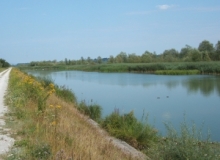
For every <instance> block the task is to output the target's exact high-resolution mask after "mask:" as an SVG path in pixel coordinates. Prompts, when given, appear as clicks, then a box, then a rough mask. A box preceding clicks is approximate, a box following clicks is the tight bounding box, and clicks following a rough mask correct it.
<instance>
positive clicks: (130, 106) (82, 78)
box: [29, 71, 220, 141]
mask: <svg viewBox="0 0 220 160" xmlns="http://www.w3.org/2000/svg"><path fill="white" fill-rule="evenodd" d="M29 73H32V74H34V75H35V76H44V77H45V76H46V77H50V78H52V79H53V80H54V82H55V83H56V84H58V85H66V86H67V87H69V88H70V89H72V90H73V91H74V93H75V95H76V97H77V100H78V101H81V100H85V101H86V102H89V103H91V99H92V100H93V102H94V103H98V104H99V105H101V106H102V108H103V116H106V115H108V114H110V113H111V112H112V111H114V109H115V108H118V109H119V110H120V112H121V113H128V112H130V111H131V110H133V111H134V113H135V116H136V117H137V118H139V119H141V117H142V115H143V110H145V111H146V114H148V115H149V121H150V122H151V124H153V125H155V127H156V128H158V129H159V130H160V131H161V133H164V132H165V127H164V124H163V122H164V121H171V122H172V124H174V126H176V127H179V124H180V123H181V122H182V120H183V115H184V113H186V115H187V119H188V120H189V121H191V120H192V121H194V122H196V124H197V125H198V126H200V125H201V123H203V122H205V124H206V126H205V127H206V128H209V129H210V130H211V133H212V137H214V138H213V139H215V140H217V141H220V137H219V135H220V130H219V129H218V128H217V127H216V126H219V125H220V121H219V120H218V117H219V113H220V108H219V106H220V101H219V96H220V76H213V75H212V76H209V75H189V76H185V75H183V76H168V75H152V74H134V73H97V72H80V71H58V72H48V71H41V72H36V71H34V72H33V71H32V72H29ZM158 97H159V98H158Z"/></svg>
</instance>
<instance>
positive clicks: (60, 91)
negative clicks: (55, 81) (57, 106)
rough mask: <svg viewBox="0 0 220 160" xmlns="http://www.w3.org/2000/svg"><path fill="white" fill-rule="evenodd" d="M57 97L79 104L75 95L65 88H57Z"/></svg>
mask: <svg viewBox="0 0 220 160" xmlns="http://www.w3.org/2000/svg"><path fill="white" fill-rule="evenodd" d="M55 90H56V95H57V96H58V97H60V98H62V99H63V100H65V101H67V102H72V103H75V102H77V100H76V96H75V94H74V93H73V92H72V90H71V89H69V88H67V87H65V86H60V87H59V86H55Z"/></svg>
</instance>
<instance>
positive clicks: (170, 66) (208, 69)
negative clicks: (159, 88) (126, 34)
mask: <svg viewBox="0 0 220 160" xmlns="http://www.w3.org/2000/svg"><path fill="white" fill-rule="evenodd" d="M20 68H21V69H56V70H80V71H97V72H140V73H156V74H220V62H218V61H212V62H172V63H171V62H170V63H168V62H166V63H165V62H161V63H113V64H108V63H107V64H84V65H48V66H33V67H30V66H23V67H22V66H21V67H20Z"/></svg>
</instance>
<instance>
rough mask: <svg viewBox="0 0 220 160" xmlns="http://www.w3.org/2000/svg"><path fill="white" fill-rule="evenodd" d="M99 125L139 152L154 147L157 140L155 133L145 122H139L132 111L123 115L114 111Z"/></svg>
mask: <svg viewBox="0 0 220 160" xmlns="http://www.w3.org/2000/svg"><path fill="white" fill-rule="evenodd" d="M101 125H102V127H103V128H105V129H106V130H107V131H108V132H109V133H110V134H111V135H113V136H115V137H117V138H119V139H121V140H124V141H126V142H127V143H129V144H130V145H132V146H133V147H135V148H137V149H139V150H143V149H146V148H150V147H152V146H154V144H155V143H156V142H157V141H158V138H159V137H158V135H157V131H156V130H155V129H154V128H153V127H151V126H150V125H149V124H148V123H147V122H146V123H142V122H139V121H138V120H137V119H136V118H135V116H134V112H133V111H132V112H130V113H128V114H123V115H120V114H119V113H118V112H116V111H115V112H113V113H112V114H110V115H109V116H107V117H106V118H105V119H104V120H103V122H102V124H101Z"/></svg>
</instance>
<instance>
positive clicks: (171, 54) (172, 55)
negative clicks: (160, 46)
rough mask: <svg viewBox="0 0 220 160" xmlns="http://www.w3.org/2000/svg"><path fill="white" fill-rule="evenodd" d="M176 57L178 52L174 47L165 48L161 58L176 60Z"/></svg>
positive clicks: (169, 60)
mask: <svg viewBox="0 0 220 160" xmlns="http://www.w3.org/2000/svg"><path fill="white" fill-rule="evenodd" d="M178 57H179V52H178V51H177V50H175V49H170V50H165V51H164V52H163V59H164V61H166V62H174V61H177V59H178Z"/></svg>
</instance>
